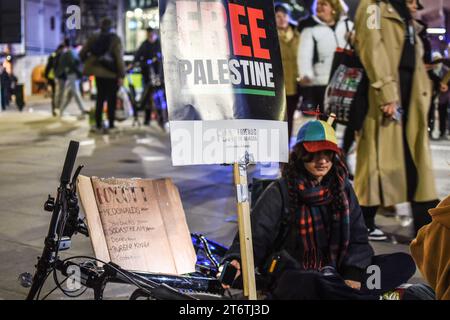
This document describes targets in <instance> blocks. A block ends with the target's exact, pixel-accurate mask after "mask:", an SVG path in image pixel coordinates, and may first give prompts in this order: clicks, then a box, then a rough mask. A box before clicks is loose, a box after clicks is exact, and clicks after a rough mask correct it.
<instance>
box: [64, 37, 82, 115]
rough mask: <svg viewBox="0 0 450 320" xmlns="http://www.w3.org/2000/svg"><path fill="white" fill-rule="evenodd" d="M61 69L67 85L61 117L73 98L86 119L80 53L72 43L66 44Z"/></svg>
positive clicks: (67, 41) (65, 85)
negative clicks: (82, 93)
mask: <svg viewBox="0 0 450 320" xmlns="http://www.w3.org/2000/svg"><path fill="white" fill-rule="evenodd" d="M58 64H59V66H58V67H59V68H61V69H62V70H63V73H64V78H65V83H64V94H63V99H62V103H61V105H60V109H59V110H60V113H59V115H60V117H62V116H63V115H64V111H65V109H66V108H67V106H68V105H69V103H70V101H71V100H72V98H75V102H76V103H77V105H78V108H79V109H80V111H81V116H82V117H84V115H85V114H87V113H88V112H87V111H86V110H85V108H84V103H83V98H82V97H81V92H80V79H81V75H82V74H81V61H80V58H79V56H78V52H77V51H76V50H75V49H74V48H72V46H71V45H70V41H69V40H66V41H65V43H64V48H63V51H62V53H61V55H60V57H59V62H58Z"/></svg>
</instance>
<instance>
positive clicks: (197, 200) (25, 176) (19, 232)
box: [0, 99, 450, 299]
mask: <svg viewBox="0 0 450 320" xmlns="http://www.w3.org/2000/svg"><path fill="white" fill-rule="evenodd" d="M49 108H50V107H49V101H48V100H45V99H44V100H42V99H41V100H38V101H34V102H31V103H30V105H29V106H28V107H27V109H26V110H25V111H24V112H23V113H19V112H17V111H8V112H4V113H0V154H1V155H2V156H1V162H0V202H1V203H2V223H1V224H0V256H1V257H2V263H1V265H0V273H1V274H2V275H3V276H2V277H1V279H0V299H23V298H25V296H26V293H27V289H25V288H22V287H21V286H20V283H19V281H18V276H19V274H20V273H23V272H30V273H32V272H33V267H34V264H35V262H36V258H37V256H38V255H40V253H41V250H42V247H43V241H44V237H45V235H46V233H47V230H48V225H49V222H50V216H51V213H49V212H46V211H44V210H43V204H44V202H45V200H46V199H47V195H48V194H51V195H53V196H54V195H55V192H56V188H57V186H58V183H59V182H58V179H59V176H60V174H61V170H62V164H63V162H64V157H65V152H66V150H67V146H68V143H69V141H70V140H77V141H80V145H81V147H80V151H79V155H78V160H77V164H83V165H85V168H84V169H83V171H82V174H84V175H86V176H98V177H123V178H130V177H140V178H149V179H156V178H163V177H171V178H173V180H174V182H175V184H176V185H177V186H178V188H179V190H180V193H181V197H182V201H183V206H184V210H185V212H186V217H187V222H188V225H189V229H190V231H191V232H196V233H202V234H204V235H205V236H206V237H208V238H210V239H212V240H215V241H218V242H219V243H223V244H224V245H227V246H228V245H229V244H230V243H231V241H232V239H233V237H234V234H235V232H236V230H237V224H236V222H235V221H236V216H235V212H236V203H235V200H234V191H233V190H234V186H233V184H232V172H231V167H230V166H217V165H211V166H186V167H173V166H172V165H171V159H170V141H169V135H168V134H166V133H163V132H162V131H161V129H160V128H159V127H157V126H156V125H154V126H152V127H150V128H137V127H132V123H131V121H130V120H128V121H127V122H125V123H121V124H119V126H118V127H119V131H118V132H117V133H115V134H110V135H93V134H91V133H89V126H88V123H87V120H83V121H79V120H77V118H76V115H77V114H78V110H77V109H76V106H75V105H71V107H70V110H69V114H72V115H69V116H67V117H65V118H64V119H63V121H60V120H59V118H53V117H52V116H51V114H50V112H49ZM31 110H32V111H31ZM302 121H304V118H303V119H298V120H297V124H296V126H299V125H300V123H301V122H302ZM338 136H339V133H338ZM431 149H432V153H433V163H434V168H435V175H436V183H437V186H438V190H439V193H440V194H439V195H440V197H444V196H445V195H447V194H449V193H450V179H449V176H450V169H449V168H450V162H449V159H450V142H449V141H445V142H440V141H439V142H432V144H431ZM253 171H256V174H257V173H258V172H259V171H258V170H253ZM269 178H270V177H269ZM405 208H406V211H407V210H408V209H407V205H406V206H404V205H402V206H399V209H398V210H399V212H404V211H405ZM377 219H378V221H377V222H378V224H379V225H380V226H381V227H383V230H385V231H387V232H392V233H394V234H396V235H399V236H402V235H403V236H407V235H408V234H410V232H411V231H410V230H409V228H408V227H406V228H403V227H401V226H400V223H399V222H398V221H397V220H396V219H395V218H386V217H384V216H382V215H379V216H378V218H377ZM400 238H401V237H400ZM72 244H73V247H72V249H70V250H69V251H67V252H65V253H64V255H67V256H69V255H72V256H74V255H77V254H86V255H92V254H93V252H92V247H91V244H90V241H89V239H87V238H86V237H84V236H83V235H79V234H78V235H76V236H74V237H73V239H72ZM372 245H373V246H374V248H375V250H376V253H377V254H382V253H391V252H397V251H402V252H409V248H408V246H407V245H404V244H392V243H391V241H388V242H372ZM155 259H157V257H155ZM421 281H423V280H422V279H421V276H420V273H419V272H417V273H416V275H415V276H414V278H413V279H411V281H410V282H411V283H415V282H421ZM52 286H53V283H52V282H51V281H49V283H48V286H46V288H48V289H51V288H52ZM111 288H112V289H111V290H113V291H108V290H107V291H106V292H105V297H106V298H114V299H117V298H119V299H120V298H124V299H127V298H128V296H129V294H130V292H131V291H130V290H131V289H130V288H129V287H127V286H124V285H122V286H120V285H112V286H111ZM44 291H45V290H44ZM90 296H92V292H89V291H88V293H86V294H85V295H83V296H82V298H87V297H90ZM52 297H54V298H56V297H64V296H63V295H62V294H61V293H55V294H54V295H52Z"/></svg>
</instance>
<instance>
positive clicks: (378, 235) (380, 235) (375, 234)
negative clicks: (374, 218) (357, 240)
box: [368, 227, 387, 241]
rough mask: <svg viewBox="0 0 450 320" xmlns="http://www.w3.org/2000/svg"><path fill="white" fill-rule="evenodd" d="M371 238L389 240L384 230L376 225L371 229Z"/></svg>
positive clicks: (373, 239) (372, 239)
mask: <svg viewBox="0 0 450 320" xmlns="http://www.w3.org/2000/svg"><path fill="white" fill-rule="evenodd" d="M368 231H369V240H371V241H384V240H387V236H386V235H385V234H384V232H383V231H381V230H380V229H378V228H377V227H375V228H374V229H369V230H368Z"/></svg>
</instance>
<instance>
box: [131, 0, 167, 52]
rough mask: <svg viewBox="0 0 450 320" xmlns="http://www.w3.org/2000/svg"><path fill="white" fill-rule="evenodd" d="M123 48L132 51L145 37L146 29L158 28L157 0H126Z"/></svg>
mask: <svg viewBox="0 0 450 320" xmlns="http://www.w3.org/2000/svg"><path fill="white" fill-rule="evenodd" d="M125 8H126V15H125V38H126V41H125V50H126V51H127V52H133V51H135V50H137V48H138V47H139V45H140V44H141V43H142V42H143V41H144V40H145V39H146V29H147V28H148V27H152V28H154V29H159V12H158V1H157V0H126V4H125Z"/></svg>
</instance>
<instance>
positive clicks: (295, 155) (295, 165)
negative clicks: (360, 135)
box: [282, 143, 348, 213]
mask: <svg viewBox="0 0 450 320" xmlns="http://www.w3.org/2000/svg"><path fill="white" fill-rule="evenodd" d="M308 158H312V154H311V153H309V152H308V151H306V149H305V147H304V146H303V144H302V143H298V144H297V145H295V146H294V148H293V150H292V152H291V154H290V156H289V162H288V163H287V164H285V165H284V166H283V169H282V176H283V178H284V179H285V180H286V182H287V185H288V191H289V204H290V211H291V213H295V206H297V205H298V193H297V183H298V181H299V179H301V178H303V179H305V178H307V179H314V177H313V176H312V175H311V174H310V173H309V171H308V170H306V168H305V165H304V159H308ZM342 159H343V154H342V152H340V153H334V156H333V159H332V163H333V166H332V167H331V170H330V172H328V174H327V175H326V176H325V177H324V178H323V180H322V183H323V184H326V185H327V186H328V188H329V189H330V190H331V192H332V194H333V198H334V201H333V204H332V206H333V207H334V208H336V209H341V208H342V207H343V206H344V204H343V202H342V197H341V195H342V192H343V191H344V189H345V184H342V183H341V182H340V181H339V179H338V178H337V174H338V173H339V174H340V175H341V176H342V175H345V176H346V177H348V170H347V167H346V165H345V164H344V162H343V161H342Z"/></svg>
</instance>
